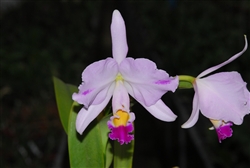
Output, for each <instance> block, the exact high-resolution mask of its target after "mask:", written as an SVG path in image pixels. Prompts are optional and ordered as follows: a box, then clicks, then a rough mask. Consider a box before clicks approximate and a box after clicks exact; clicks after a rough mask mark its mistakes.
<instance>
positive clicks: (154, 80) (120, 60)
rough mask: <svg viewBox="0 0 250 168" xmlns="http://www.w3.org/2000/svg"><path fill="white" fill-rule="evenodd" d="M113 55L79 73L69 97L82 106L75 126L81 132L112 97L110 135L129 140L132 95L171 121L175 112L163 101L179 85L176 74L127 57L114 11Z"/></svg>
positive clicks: (121, 25)
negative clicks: (80, 80)
mask: <svg viewBox="0 0 250 168" xmlns="http://www.w3.org/2000/svg"><path fill="white" fill-rule="evenodd" d="M111 37H112V53H113V58H107V59H105V60H100V61H97V62H94V63H92V64H91V65H89V66H88V67H86V69H85V70H84V71H83V73H82V81H83V82H82V84H81V85H80V86H79V88H78V89H79V92H78V93H74V94H73V96H72V98H73V100H75V101H77V102H78V103H79V104H83V105H84V107H83V108H82V109H81V110H80V112H79V113H78V115H77V119H76V129H77V131H78V132H79V133H80V134H82V133H83V131H84V130H85V129H86V127H87V126H88V125H89V123H90V122H91V121H93V120H94V119H95V118H96V117H97V116H98V114H99V113H100V112H101V111H102V110H103V109H104V107H105V106H106V105H107V104H108V102H109V100H110V99H111V97H112V96H113V98H112V109H113V116H112V117H111V118H110V120H109V121H108V123H107V124H108V127H109V129H110V131H111V133H110V134H109V137H110V138H111V139H113V140H118V141H119V142H120V144H123V143H126V144H127V143H129V142H130V141H131V140H133V138H134V136H133V135H131V132H132V131H133V124H132V123H133V121H134V120H135V115H134V113H132V112H130V100H129V95H131V96H132V97H133V98H134V99H135V100H137V101H138V102H139V103H140V104H141V105H142V106H143V107H145V108H146V109H147V110H148V111H149V112H150V113H151V114H152V115H153V116H154V117H156V118H158V119H160V120H162V121H174V120H175V119H176V115H175V114H173V112H172V111H171V110H170V109H169V108H168V107H167V106H166V105H165V104H164V103H163V102H162V100H161V97H162V95H163V94H165V93H166V92H167V91H172V92H174V91H175V90H176V88H177V87H178V77H169V75H168V74H167V73H166V72H165V71H163V70H158V69H157V67H156V65H155V63H154V62H152V61H150V60H148V59H144V58H139V59H133V58H129V57H127V58H126V55H127V52H128V46H127V40H126V30H125V24H124V20H123V18H122V16H121V14H120V13H119V11H117V10H115V11H114V12H113V16H112V23H111Z"/></svg>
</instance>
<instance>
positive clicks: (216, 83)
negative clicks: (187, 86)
mask: <svg viewBox="0 0 250 168" xmlns="http://www.w3.org/2000/svg"><path fill="white" fill-rule="evenodd" d="M246 49H247V39H246V37H245V47H244V49H243V50H242V51H241V52H239V53H238V54H236V55H234V56H232V57H231V58H230V59H228V60H227V61H225V62H223V63H221V64H219V65H217V66H214V67H211V68H209V69H207V70H205V71H203V72H202V73H201V74H200V75H198V76H197V78H196V79H195V80H194V82H193V87H194V90H195V94H194V99H193V111H192V114H191V116H190V118H189V119H188V121H187V122H185V123H184V124H183V125H182V128H190V127H192V126H193V125H194V124H195V123H196V122H197V120H198V116H199V111H201V113H202V114H203V115H204V116H205V117H207V118H209V119H211V120H212V123H213V125H214V128H215V129H216V131H217V134H218V138H219V141H221V140H223V139H225V138H226V137H230V136H231V135H232V129H231V128H230V126H232V124H233V123H234V124H236V125H240V124H242V122H243V117H244V116H245V115H246V114H249V113H250V93H249V91H248V90H247V87H246V85H247V84H246V82H244V81H243V79H242V77H241V75H240V74H239V73H238V72H220V73H216V74H213V75H210V76H206V75H208V74H209V73H211V72H213V71H215V70H217V69H219V68H221V67H222V66H224V65H226V64H228V63H230V62H232V61H233V60H235V59H236V58H238V57H239V56H240V55H242V54H243V53H244V52H245V51H246ZM204 76H206V77H204Z"/></svg>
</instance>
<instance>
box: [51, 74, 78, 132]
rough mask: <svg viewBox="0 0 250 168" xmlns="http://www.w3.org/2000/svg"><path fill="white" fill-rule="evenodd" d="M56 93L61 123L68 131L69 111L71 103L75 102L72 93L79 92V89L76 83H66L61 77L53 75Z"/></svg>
mask: <svg viewBox="0 0 250 168" xmlns="http://www.w3.org/2000/svg"><path fill="white" fill-rule="evenodd" d="M53 82H54V88H55V95H56V102H57V108H58V111H59V116H60V120H61V123H62V125H63V128H64V130H65V132H66V133H67V132H68V120H69V112H70V109H71V105H72V103H73V100H72V94H73V93H74V92H77V91H78V89H77V87H76V86H74V85H70V84H66V83H64V82H63V81H61V80H60V79H58V78H56V77H53Z"/></svg>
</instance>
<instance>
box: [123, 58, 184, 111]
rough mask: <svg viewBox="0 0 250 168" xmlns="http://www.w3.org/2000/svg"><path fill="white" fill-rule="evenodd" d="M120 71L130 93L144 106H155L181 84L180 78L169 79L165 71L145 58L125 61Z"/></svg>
mask: <svg viewBox="0 0 250 168" xmlns="http://www.w3.org/2000/svg"><path fill="white" fill-rule="evenodd" d="M119 71H120V73H121V75H122V76H123V78H124V86H125V87H126V89H127V90H128V93H129V94H130V95H134V98H135V99H136V100H137V101H139V102H141V103H142V104H143V105H144V106H151V105H153V104H155V103H156V102H157V101H158V100H159V99H160V98H161V97H162V95H163V94H165V93H166V92H167V91H172V92H174V91H175V90H176V88H177V87H178V83H179V80H178V77H175V78H173V77H169V75H168V74H167V73H166V72H165V71H163V70H158V69H157V67H156V65H155V63H154V62H152V61H150V60H148V59H144V58H139V59H133V58H126V59H124V60H123V61H122V62H121V64H120V66H119Z"/></svg>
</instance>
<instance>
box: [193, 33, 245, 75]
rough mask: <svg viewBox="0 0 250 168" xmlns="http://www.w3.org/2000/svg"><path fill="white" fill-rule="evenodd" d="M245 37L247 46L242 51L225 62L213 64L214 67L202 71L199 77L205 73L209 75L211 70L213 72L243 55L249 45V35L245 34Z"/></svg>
mask: <svg viewBox="0 0 250 168" xmlns="http://www.w3.org/2000/svg"><path fill="white" fill-rule="evenodd" d="M244 38H245V47H244V48H243V50H242V51H241V52H239V53H237V54H235V55H234V56H232V57H231V58H229V59H228V60H226V61H225V62H223V63H221V64H219V65H216V66H213V67H211V68H209V69H207V70H205V71H203V72H202V73H200V74H199V75H198V76H197V78H201V77H203V76H205V75H207V74H209V73H211V72H213V71H215V70H217V69H219V68H221V67H223V66H224V65H226V64H229V63H230V62H232V61H234V60H235V59H236V58H238V57H239V56H241V55H242V54H243V53H244V52H245V51H246V50H247V46H248V44H247V37H246V36H244Z"/></svg>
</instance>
